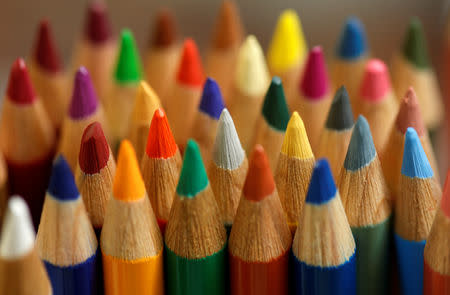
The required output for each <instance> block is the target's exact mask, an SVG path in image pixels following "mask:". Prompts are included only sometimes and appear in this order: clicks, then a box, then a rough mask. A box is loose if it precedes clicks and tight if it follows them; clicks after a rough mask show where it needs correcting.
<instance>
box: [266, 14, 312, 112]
mask: <svg viewBox="0 0 450 295" xmlns="http://www.w3.org/2000/svg"><path fill="white" fill-rule="evenodd" d="M307 55H308V45H307V44H306V40H305V37H304V35H303V29H302V24H301V22H300V19H299V17H298V15H297V13H296V12H295V10H293V9H286V10H284V11H283V12H282V13H281V14H280V16H279V18H278V22H277V24H276V26H275V30H274V32H273V35H272V40H271V41H270V45H269V49H268V50H267V64H268V66H269V71H270V74H271V75H272V76H278V77H280V79H281V81H282V82H283V85H284V90H285V92H286V97H287V100H288V104H289V105H290V106H292V104H291V99H292V98H293V97H294V93H295V92H296V91H297V88H298V86H297V85H298V81H299V80H300V75H301V74H302V72H303V66H304V64H305V60H306V57H307Z"/></svg>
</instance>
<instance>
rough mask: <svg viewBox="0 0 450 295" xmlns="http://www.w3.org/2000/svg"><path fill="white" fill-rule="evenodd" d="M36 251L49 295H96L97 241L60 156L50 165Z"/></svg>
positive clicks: (72, 180) (64, 162)
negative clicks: (42, 266) (42, 262)
mask: <svg viewBox="0 0 450 295" xmlns="http://www.w3.org/2000/svg"><path fill="white" fill-rule="evenodd" d="M36 248H37V251H38V253H39V256H40V257H41V259H42V260H43V261H44V264H45V267H46V269H47V273H48V276H49V278H50V282H51V284H52V289H53V294H55V295H56V294H64V295H72V294H73V295H75V294H86V295H95V294H97V288H98V283H99V282H98V279H99V278H98V275H97V267H98V266H97V263H100V261H99V257H98V255H97V252H98V251H99V247H98V244H97V238H96V237H95V233H94V230H93V228H92V225H91V222H90V221H89V217H88V215H87V213H86V209H85V207H84V204H83V200H82V199H81V196H80V193H79V192H78V189H77V187H76V185H75V180H74V178H73V174H72V172H71V170H70V167H69V164H68V163H67V162H66V160H65V159H64V156H58V157H57V158H56V160H55V162H54V164H53V169H52V175H51V177H50V183H49V185H48V190H47V195H46V196H45V202H44V208H43V210H42V217H41V223H40V224H39V230H38V233H37V236H36Z"/></svg>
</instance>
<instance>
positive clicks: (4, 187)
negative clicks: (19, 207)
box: [0, 152, 8, 228]
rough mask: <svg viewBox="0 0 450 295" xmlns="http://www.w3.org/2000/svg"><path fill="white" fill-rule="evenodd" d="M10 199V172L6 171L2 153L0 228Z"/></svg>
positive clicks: (0, 169) (0, 167) (0, 154)
mask: <svg viewBox="0 0 450 295" xmlns="http://www.w3.org/2000/svg"><path fill="white" fill-rule="evenodd" d="M7 198H8V171H7V169H6V163H5V158H4V157H3V154H2V153H1V152H0V228H1V227H2V223H3V213H4V212H5V208H6V201H7Z"/></svg>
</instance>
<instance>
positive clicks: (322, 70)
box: [300, 46, 330, 100]
mask: <svg viewBox="0 0 450 295" xmlns="http://www.w3.org/2000/svg"><path fill="white" fill-rule="evenodd" d="M300 83H301V84H300V89H301V92H302V93H303V95H304V96H305V97H306V98H308V99H310V100H317V99H321V98H322V97H324V96H325V95H326V94H327V93H328V90H329V88H330V87H329V79H328V73H327V68H326V64H325V58H324V56H323V52H322V47H320V46H315V47H314V48H313V49H311V51H310V52H309V55H308V59H307V61H306V65H305V70H304V72H303V78H302V79H301V82H300Z"/></svg>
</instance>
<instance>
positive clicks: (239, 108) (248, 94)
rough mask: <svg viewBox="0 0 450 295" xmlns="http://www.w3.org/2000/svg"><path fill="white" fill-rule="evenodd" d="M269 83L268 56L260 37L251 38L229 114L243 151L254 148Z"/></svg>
mask: <svg viewBox="0 0 450 295" xmlns="http://www.w3.org/2000/svg"><path fill="white" fill-rule="evenodd" d="M269 83H270V79H269V71H268V69H267V65H266V61H265V58H264V53H263V51H262V49H261V46H260V45H259V43H258V40H256V37H255V36H253V35H250V36H248V37H247V38H246V39H245V41H244V43H243V44H242V46H241V48H240V49H239V56H238V60H237V64H236V73H235V77H234V82H233V86H232V90H231V94H230V99H229V100H228V110H229V111H230V114H231V116H232V117H233V120H234V125H235V126H236V130H237V133H238V135H239V138H240V139H241V143H242V147H243V148H244V149H245V150H247V151H248V150H249V149H250V148H251V147H250V145H251V140H252V135H253V132H254V130H255V124H256V120H257V119H258V115H259V111H260V108H261V106H262V103H263V99H264V93H265V91H266V90H267V87H268V86H269Z"/></svg>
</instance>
